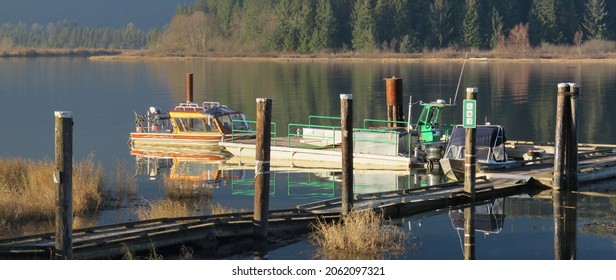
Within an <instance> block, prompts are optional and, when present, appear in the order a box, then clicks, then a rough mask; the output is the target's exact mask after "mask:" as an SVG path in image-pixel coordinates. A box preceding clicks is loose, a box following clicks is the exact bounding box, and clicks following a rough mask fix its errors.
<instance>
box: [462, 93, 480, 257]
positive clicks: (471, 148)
mask: <svg viewBox="0 0 616 280" xmlns="http://www.w3.org/2000/svg"><path fill="white" fill-rule="evenodd" d="M477 92H479V89H478V88H467V89H466V100H476V99H477ZM475 109H476V108H475ZM465 111H466V109H465ZM466 117H468V116H466ZM472 117H473V118H475V120H473V123H476V116H472ZM474 126H475V125H473V127H470V128H466V131H465V137H464V192H465V193H466V194H467V195H468V196H469V199H470V206H469V207H467V208H465V209H464V259H465V260H474V259H475V180H476V177H477V175H476V172H477V170H476V168H475V165H476V164H477V158H476V154H477V152H476V143H475V142H476V141H475V140H476V133H477V131H476V128H475V127H474Z"/></svg>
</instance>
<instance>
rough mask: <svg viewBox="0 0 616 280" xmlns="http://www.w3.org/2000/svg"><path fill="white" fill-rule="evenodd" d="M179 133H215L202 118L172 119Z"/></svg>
mask: <svg viewBox="0 0 616 280" xmlns="http://www.w3.org/2000/svg"><path fill="white" fill-rule="evenodd" d="M173 121H174V122H175V124H176V125H177V128H178V131H179V132H212V131H215V130H214V129H213V128H212V126H211V125H210V124H208V123H207V122H206V121H205V119H203V118H173Z"/></svg>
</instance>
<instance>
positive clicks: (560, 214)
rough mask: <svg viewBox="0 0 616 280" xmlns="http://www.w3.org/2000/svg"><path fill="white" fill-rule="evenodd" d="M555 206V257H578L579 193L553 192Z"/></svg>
mask: <svg viewBox="0 0 616 280" xmlns="http://www.w3.org/2000/svg"><path fill="white" fill-rule="evenodd" d="M552 205H553V207H554V258H555V259H557V260H575V259H576V258H577V256H576V254H577V194H576V193H573V192H558V191H554V192H552Z"/></svg>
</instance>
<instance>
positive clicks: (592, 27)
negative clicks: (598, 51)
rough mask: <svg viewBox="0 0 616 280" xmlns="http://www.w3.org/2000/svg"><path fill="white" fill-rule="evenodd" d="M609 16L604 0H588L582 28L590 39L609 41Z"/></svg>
mask: <svg viewBox="0 0 616 280" xmlns="http://www.w3.org/2000/svg"><path fill="white" fill-rule="evenodd" d="M607 16H608V12H607V11H606V9H605V2H604V1H603V0H588V2H586V10H585V13H584V19H583V21H582V26H584V29H585V30H586V32H587V34H588V38H590V39H599V40H605V39H607Z"/></svg>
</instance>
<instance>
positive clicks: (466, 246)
mask: <svg viewBox="0 0 616 280" xmlns="http://www.w3.org/2000/svg"><path fill="white" fill-rule="evenodd" d="M449 219H450V220H451V225H452V227H453V228H454V229H455V230H456V232H457V233H458V236H459V238H460V246H461V249H462V252H463V254H464V259H465V260H474V259H476V256H475V244H476V243H475V234H476V233H477V232H480V233H483V234H484V235H490V234H498V233H500V232H501V231H502V230H503V225H504V223H505V198H504V197H501V198H496V199H493V200H491V201H489V202H487V203H482V204H475V205H470V206H468V207H465V208H464V209H455V210H449ZM462 234H463V236H464V238H462Z"/></svg>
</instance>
